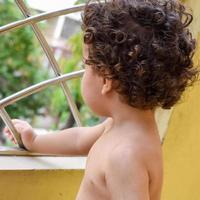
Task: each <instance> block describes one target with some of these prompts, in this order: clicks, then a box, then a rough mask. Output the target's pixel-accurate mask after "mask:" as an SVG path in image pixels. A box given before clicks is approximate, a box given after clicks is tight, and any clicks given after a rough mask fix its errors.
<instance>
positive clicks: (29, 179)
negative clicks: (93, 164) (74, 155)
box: [0, 170, 83, 200]
mask: <svg viewBox="0 0 200 200" xmlns="http://www.w3.org/2000/svg"><path fill="white" fill-rule="evenodd" d="M82 177H83V171H82V170H37V171H36V170H26V171H9V170H8V171H0V200H75V196H76V193H77V192H78V189H79V186H80V182H81V179H82Z"/></svg>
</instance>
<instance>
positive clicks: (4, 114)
mask: <svg viewBox="0 0 200 200" xmlns="http://www.w3.org/2000/svg"><path fill="white" fill-rule="evenodd" d="M0 116H1V118H2V119H3V121H4V123H5V124H6V125H7V127H8V128H9V130H10V131H11V133H12V134H13V137H14V140H15V142H17V143H18V145H19V147H21V148H23V149H26V148H25V146H24V144H23V142H22V139H21V137H20V134H19V133H18V132H17V130H16V129H15V127H14V125H13V123H12V120H11V118H10V116H9V115H8V113H7V112H6V110H5V108H1V109H0Z"/></svg>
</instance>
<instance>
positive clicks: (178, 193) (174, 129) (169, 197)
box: [162, 0, 200, 200]
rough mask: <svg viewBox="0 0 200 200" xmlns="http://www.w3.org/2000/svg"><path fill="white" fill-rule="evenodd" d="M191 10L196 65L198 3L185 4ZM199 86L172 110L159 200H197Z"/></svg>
mask: <svg viewBox="0 0 200 200" xmlns="http://www.w3.org/2000/svg"><path fill="white" fill-rule="evenodd" d="M185 2H186V3H187V4H188V5H189V7H191V8H192V10H193V14H194V21H193V24H192V25H191V29H192V32H193V34H194V36H195V38H197V39H198V47H197V51H196V55H195V57H194V60H195V63H196V64H200V1H199V0H186V1H185ZM199 144H200V84H199V83H198V84H196V85H195V86H194V87H193V88H189V89H188V90H187V91H186V93H185V95H184V98H183V100H182V102H181V103H180V104H178V105H177V106H175V107H174V109H173V112H172V114H171V117H170V120H169V125H168V129H167V134H166V137H165V141H164V144H163V153H164V187H163V193H162V200H199V199H200V193H199V186H200V156H199V155H200V145H199Z"/></svg>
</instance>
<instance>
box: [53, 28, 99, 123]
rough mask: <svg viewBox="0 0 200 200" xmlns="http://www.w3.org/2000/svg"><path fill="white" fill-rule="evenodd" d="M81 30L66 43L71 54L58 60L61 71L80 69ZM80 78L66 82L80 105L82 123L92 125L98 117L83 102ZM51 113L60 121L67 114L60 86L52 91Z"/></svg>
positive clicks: (67, 110)
mask: <svg viewBox="0 0 200 200" xmlns="http://www.w3.org/2000/svg"><path fill="white" fill-rule="evenodd" d="M82 44H83V41H82V32H80V33H77V34H75V35H73V36H72V37H71V38H70V39H69V40H68V41H67V44H66V45H68V46H70V49H71V56H70V57H68V58H65V57H62V58H61V59H60V61H59V64H60V66H61V69H62V72H63V73H69V72H72V71H76V70H80V69H81V63H82ZM80 81H81V80H80V79H74V80H71V81H68V82H67V84H68V86H69V88H70V91H71V92H72V95H73V99H74V100H75V102H76V103H77V104H79V105H80V112H81V116H82V121H83V124H84V125H94V124H96V123H97V122H98V120H99V118H98V117H96V116H95V115H94V114H93V113H92V112H91V111H90V109H89V108H88V107H87V106H86V105H85V104H84V102H83V99H82V96H81V88H80V85H81V83H80ZM50 108H51V113H52V114H53V115H54V116H57V117H58V118H59V119H60V121H61V122H63V123H64V122H66V118H65V117H66V116H68V114H67V113H68V112H69V107H68V106H67V104H66V98H65V96H64V95H63V92H62V91H61V90H60V88H57V89H55V90H54V92H53V93H52V99H51V106H50Z"/></svg>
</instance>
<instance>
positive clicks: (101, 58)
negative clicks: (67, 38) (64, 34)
mask: <svg viewBox="0 0 200 200" xmlns="http://www.w3.org/2000/svg"><path fill="white" fill-rule="evenodd" d="M82 19H83V24H82V29H83V31H84V43H85V44H87V45H89V56H88V59H87V60H86V61H85V62H86V64H87V65H90V66H92V68H93V69H94V70H95V71H96V72H97V73H99V74H100V75H101V76H103V77H106V78H109V79H112V80H113V82H114V83H116V84H114V89H115V90H116V91H117V92H118V93H119V94H120V97H121V99H122V100H123V101H125V102H126V103H128V104H129V105H130V106H133V107H135V108H139V109H154V108H156V107H158V106H159V107H162V108H165V109H169V108H171V107H172V106H173V105H174V104H175V103H176V102H177V101H178V100H179V99H180V97H181V94H182V93H183V91H184V90H185V88H186V87H187V86H189V85H192V83H193V82H194V80H196V78H197V74H198V70H197V68H194V67H193V62H192V57H193V54H194V49H195V45H196V42H195V40H194V39H193V38H192V34H191V32H190V31H189V29H188V28H187V27H188V25H189V24H190V23H191V22H192V20H193V17H192V15H191V14H190V13H189V12H187V11H186V8H185V6H184V5H183V4H181V3H180V2H178V1H175V0H162V1H159V0H110V1H105V2H103V3H101V2H99V1H98V2H90V1H89V2H88V3H87V5H86V7H85V10H84V12H83V14H82Z"/></svg>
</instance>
